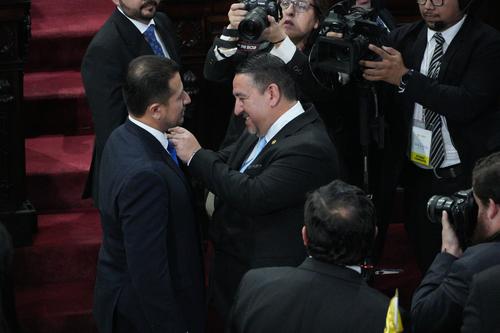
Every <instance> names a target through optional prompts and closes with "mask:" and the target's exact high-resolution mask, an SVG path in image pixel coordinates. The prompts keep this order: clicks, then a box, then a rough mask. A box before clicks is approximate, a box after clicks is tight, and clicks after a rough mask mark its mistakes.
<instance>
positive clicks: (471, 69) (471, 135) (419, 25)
mask: <svg viewBox="0 0 500 333" xmlns="http://www.w3.org/2000/svg"><path fill="white" fill-rule="evenodd" d="M417 2H418V4H419V8H420V13H421V15H422V18H423V20H422V21H419V22H416V23H413V24H408V25H405V26H403V27H401V28H399V29H396V30H394V31H393V32H392V33H391V34H390V36H389V44H390V46H392V47H385V46H384V47H383V48H378V47H375V46H373V45H371V46H370V49H371V50H372V51H374V52H375V53H376V54H378V55H379V56H380V57H381V60H380V61H362V62H361V64H362V65H364V66H365V67H366V68H365V70H364V78H365V79H367V80H371V81H379V80H381V81H385V82H387V83H389V84H391V87H392V89H393V91H394V95H395V98H394V104H393V107H392V108H391V109H388V110H387V111H386V119H387V120H388V123H389V124H390V128H389V133H390V137H389V138H388V139H387V141H386V166H385V170H386V173H387V177H386V179H385V181H386V185H387V186H388V189H389V190H388V191H389V192H391V190H390V189H393V188H395V183H396V182H397V179H396V178H397V177H395V176H398V175H399V173H398V171H399V170H401V169H404V171H403V173H404V178H405V181H404V182H403V185H404V187H405V190H406V191H405V202H407V203H408V207H407V208H406V211H407V212H408V216H407V217H406V219H405V221H406V223H407V230H408V233H409V236H410V238H411V239H412V241H413V242H414V243H415V245H416V250H417V251H416V252H417V259H418V263H419V266H420V268H421V270H422V271H425V270H426V269H427V268H428V266H429V264H430V263H431V262H432V259H433V258H434V256H435V254H436V253H437V252H438V251H439V244H440V227H439V225H432V224H430V223H429V221H428V219H427V218H426V202H427V200H428V198H429V197H430V196H431V195H433V194H443V195H450V194H452V193H454V192H456V191H457V190H460V189H464V188H468V187H470V184H471V179H470V172H471V170H472V167H473V165H474V162H475V161H476V160H477V159H478V158H479V157H481V156H486V155H487V154H488V153H491V152H493V151H495V150H496V149H498V147H500V142H499V141H500V137H499V136H498V134H497V133H498V128H499V126H500V122H499V119H500V114H499V110H500V107H499V105H498V88H497V86H498V77H499V76H500V33H499V32H498V31H496V30H495V29H493V28H491V27H489V26H487V25H485V24H483V23H482V22H480V21H478V20H477V19H476V18H475V17H474V13H473V12H471V11H468V9H469V6H471V4H472V2H471V1H470V0H419V1H417ZM385 197H386V198H392V197H393V196H392V195H391V193H388V194H387V195H385Z"/></svg>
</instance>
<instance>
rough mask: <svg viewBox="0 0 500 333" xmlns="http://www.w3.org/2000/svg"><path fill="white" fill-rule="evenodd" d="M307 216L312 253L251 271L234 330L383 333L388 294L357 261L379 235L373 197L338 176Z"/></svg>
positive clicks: (313, 197) (311, 202)
mask: <svg viewBox="0 0 500 333" xmlns="http://www.w3.org/2000/svg"><path fill="white" fill-rule="evenodd" d="M304 216H305V226H304V227H303V228H302V239H303V241H304V245H305V247H306V248H307V252H308V254H309V258H307V259H306V260H305V261H304V262H303V263H302V264H301V265H300V266H298V267H268V268H259V269H254V270H251V271H249V272H248V273H247V274H246V275H245V276H244V277H243V280H242V282H241V285H240V287H239V291H238V294H237V297H236V300H235V303H234V307H233V309H232V312H231V318H230V320H229V325H228V331H229V332H234V333H242V332H248V333H249V332H304V333H306V332H307V333H310V332H318V333H320V332H350V333H351V332H360V333H361V332H363V333H369V332H374V333H375V332H378V333H381V332H383V331H384V326H385V317H386V312H387V308H388V306H389V299H388V298H387V297H386V296H384V295H383V294H381V293H379V292H378V291H376V290H375V289H372V288H370V287H369V286H368V285H367V284H366V282H365V281H364V279H363V277H362V276H361V274H360V273H361V268H360V267H359V266H358V265H360V264H361V263H362V262H363V260H364V259H365V258H366V256H367V255H368V252H369V251H370V249H371V246H372V244H373V241H374V239H375V235H376V228H377V227H376V217H375V209H374V206H373V204H372V202H371V201H370V199H368V198H367V197H366V195H365V194H364V193H363V191H361V190H360V189H359V188H357V187H355V186H352V185H348V184H346V183H344V182H342V181H340V180H335V181H333V182H332V183H330V184H328V185H325V186H323V187H320V188H319V189H317V190H316V191H314V192H312V193H311V194H309V196H308V198H307V201H306V204H305V214H304Z"/></svg>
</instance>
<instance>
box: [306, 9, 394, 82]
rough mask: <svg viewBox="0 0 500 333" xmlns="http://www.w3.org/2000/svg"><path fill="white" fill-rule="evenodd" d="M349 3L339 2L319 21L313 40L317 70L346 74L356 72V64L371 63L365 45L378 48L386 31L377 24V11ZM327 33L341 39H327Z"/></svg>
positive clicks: (371, 55)
mask: <svg viewBox="0 0 500 333" xmlns="http://www.w3.org/2000/svg"><path fill="white" fill-rule="evenodd" d="M350 4H351V1H347V0H346V1H341V2H340V3H338V4H336V5H335V6H333V7H332V9H331V10H330V12H329V13H328V16H327V17H326V18H325V19H324V20H323V22H322V24H321V26H320V29H319V36H318V38H317V40H316V47H317V52H318V53H317V60H316V61H317V63H316V66H317V68H318V69H319V70H323V71H326V72H337V73H346V74H350V75H352V74H357V73H360V68H359V61H360V60H361V59H365V60H375V59H376V55H375V54H374V53H372V52H370V50H369V49H368V44H375V45H378V46H380V45H381V39H382V37H383V36H384V35H386V34H387V29H385V28H384V27H381V26H379V25H377V23H376V22H375V21H376V19H377V16H378V14H377V11H376V10H374V9H365V8H361V7H351V6H350ZM328 32H337V33H341V34H342V35H343V37H342V38H336V37H327V36H326V35H327V33H328Z"/></svg>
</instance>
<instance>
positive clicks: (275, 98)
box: [266, 83, 281, 107]
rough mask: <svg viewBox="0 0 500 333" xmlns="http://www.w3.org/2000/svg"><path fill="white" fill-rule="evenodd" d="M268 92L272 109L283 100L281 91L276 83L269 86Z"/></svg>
mask: <svg viewBox="0 0 500 333" xmlns="http://www.w3.org/2000/svg"><path fill="white" fill-rule="evenodd" d="M266 92H267V93H268V97H269V103H270V106H271V107H275V106H276V105H278V103H279V101H280V99H281V90H280V87H278V85H277V84H276V83H271V84H270V85H268V86H267V88H266Z"/></svg>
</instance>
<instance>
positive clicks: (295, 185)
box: [189, 105, 338, 304]
mask: <svg viewBox="0 0 500 333" xmlns="http://www.w3.org/2000/svg"><path fill="white" fill-rule="evenodd" d="M305 109H306V112H305V113H303V114H302V115H300V116H298V117H297V118H295V119H294V120H292V121H291V122H290V123H288V124H287V125H286V126H285V127H284V128H282V129H281V131H279V132H278V133H277V134H276V136H275V137H274V138H273V139H272V140H271V141H270V142H269V143H268V144H267V145H266V146H265V147H264V149H263V150H262V151H261V153H260V154H259V155H258V156H257V158H256V159H255V160H254V161H253V162H252V163H251V164H250V166H249V167H248V168H247V169H246V170H245V172H244V173H240V172H239V169H240V166H241V164H242V163H243V161H244V160H245V158H246V157H247V155H248V154H249V153H250V152H251V150H252V149H253V147H254V145H255V143H256V142H257V137H256V136H255V135H251V134H249V133H248V132H245V133H243V134H242V136H241V137H240V139H239V140H238V141H237V142H236V143H235V144H233V145H231V146H229V147H227V148H226V149H224V150H222V151H220V152H218V153H215V152H212V151H209V150H205V149H202V150H200V151H198V152H197V153H196V154H195V155H194V157H193V159H192V160H191V163H190V165H189V170H190V171H191V175H192V176H194V177H197V178H200V179H201V180H202V181H203V182H204V183H205V184H206V186H207V187H208V189H209V190H210V191H212V192H213V193H214V194H215V195H216V196H217V200H216V203H215V212H214V215H213V223H212V225H211V228H210V234H211V237H212V239H213V241H214V244H215V249H216V259H215V260H216V261H217V260H218V259H217V253H223V254H225V255H227V256H230V257H232V258H234V259H235V260H236V264H237V265H238V266H239V267H240V270H238V269H236V267H235V268H234V269H232V270H231V271H228V272H217V271H216V272H215V283H216V284H219V285H220V288H222V289H223V290H226V291H228V292H227V293H226V295H228V296H226V300H225V301H226V302H227V304H231V301H232V297H234V293H235V292H236V288H237V286H238V283H239V281H240V279H241V277H242V275H243V274H244V273H245V272H246V271H247V270H248V269H251V268H256V267H264V266H284V265H288V266H294V265H298V264H300V263H301V262H302V261H303V260H304V258H305V251H304V246H303V244H302V239H301V236H300V230H301V227H302V225H303V222H304V216H303V215H304V202H305V195H306V193H307V192H309V191H311V190H314V189H316V188H318V187H320V186H321V185H325V184H327V183H329V182H330V181H332V180H333V179H335V178H336V177H337V171H338V166H337V158H336V152H335V148H334V146H333V144H332V143H331V141H330V140H329V138H328V135H327V133H326V130H325V128H324V125H323V122H322V121H321V119H320V118H319V116H318V114H317V112H316V111H315V110H314V107H313V106H312V105H311V106H309V107H307V108H306V107H305Z"/></svg>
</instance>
